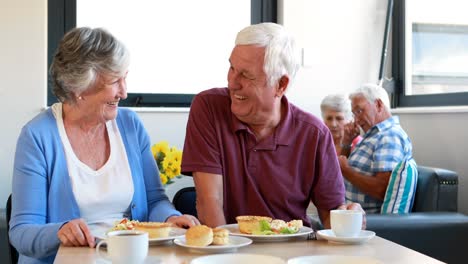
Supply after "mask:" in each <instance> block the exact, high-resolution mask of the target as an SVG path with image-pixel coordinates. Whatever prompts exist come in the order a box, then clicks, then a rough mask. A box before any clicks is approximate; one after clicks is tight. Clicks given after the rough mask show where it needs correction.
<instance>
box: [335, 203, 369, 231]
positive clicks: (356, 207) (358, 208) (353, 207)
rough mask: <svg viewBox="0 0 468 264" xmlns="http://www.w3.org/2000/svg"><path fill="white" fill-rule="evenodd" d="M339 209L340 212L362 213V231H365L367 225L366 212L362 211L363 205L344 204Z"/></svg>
mask: <svg viewBox="0 0 468 264" xmlns="http://www.w3.org/2000/svg"><path fill="white" fill-rule="evenodd" d="M337 209H340V210H355V211H361V212H362V227H361V229H363V230H365V229H366V225H367V220H366V212H365V211H364V210H363V209H362V207H361V205H360V204H358V203H350V204H342V205H340V206H339V207H338V208H337Z"/></svg>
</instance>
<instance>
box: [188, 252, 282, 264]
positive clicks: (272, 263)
mask: <svg viewBox="0 0 468 264" xmlns="http://www.w3.org/2000/svg"><path fill="white" fill-rule="evenodd" d="M220 263H222V264H263V263H268V264H285V263H286V261H284V260H283V259H281V258H278V257H273V256H266V255H257V254H218V255H210V256H204V257H199V258H195V259H193V260H192V261H191V262H190V264H220Z"/></svg>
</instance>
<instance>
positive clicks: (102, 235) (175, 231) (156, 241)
mask: <svg viewBox="0 0 468 264" xmlns="http://www.w3.org/2000/svg"><path fill="white" fill-rule="evenodd" d="M108 231H109V229H105V230H104V229H100V230H95V231H93V236H94V237H96V238H97V239H98V240H102V239H106V237H107V235H106V233H107V232H108ZM185 232H186V230H185V229H183V228H178V227H172V228H171V231H169V236H168V237H160V238H150V239H149V244H150V245H160V244H163V243H166V242H168V241H172V240H174V239H176V238H179V237H182V236H184V235H185ZM97 242H99V241H96V243H97Z"/></svg>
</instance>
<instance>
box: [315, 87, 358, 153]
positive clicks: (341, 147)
mask: <svg viewBox="0 0 468 264" xmlns="http://www.w3.org/2000/svg"><path fill="white" fill-rule="evenodd" d="M320 110H321V112H322V119H323V122H324V123H325V125H326V126H327V127H328V128H329V129H330V132H331V134H332V136H333V142H334V143H335V149H336V154H337V155H341V154H342V153H344V152H349V151H351V150H352V149H354V147H355V146H356V144H357V143H359V141H360V140H361V137H360V136H359V137H356V138H354V139H353V140H352V142H351V144H350V143H347V142H349V141H347V140H346V139H344V137H345V133H344V131H345V126H346V124H348V123H350V122H352V120H353V114H352V112H351V101H350V100H349V99H348V97H347V96H346V95H344V94H331V95H327V96H325V98H323V100H322V102H321V104H320Z"/></svg>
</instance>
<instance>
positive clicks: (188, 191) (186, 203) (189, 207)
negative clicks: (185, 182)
mask: <svg viewBox="0 0 468 264" xmlns="http://www.w3.org/2000/svg"><path fill="white" fill-rule="evenodd" d="M196 200H197V193H196V191H195V187H185V188H182V189H180V190H178V191H177V192H176V194H175V195H174V198H173V199H172V203H173V204H174V207H175V209H177V211H179V212H181V213H182V214H189V215H193V216H195V217H196V216H197V207H196Z"/></svg>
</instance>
